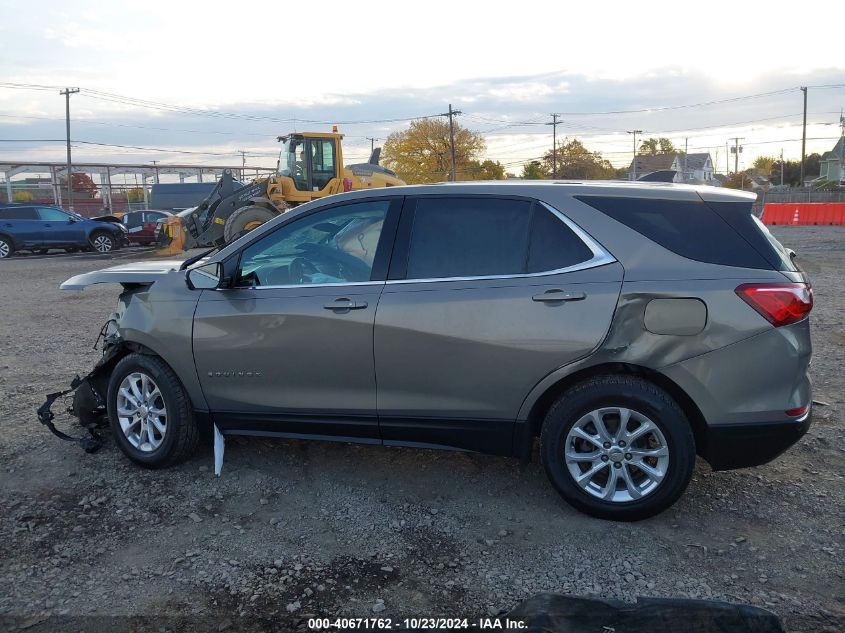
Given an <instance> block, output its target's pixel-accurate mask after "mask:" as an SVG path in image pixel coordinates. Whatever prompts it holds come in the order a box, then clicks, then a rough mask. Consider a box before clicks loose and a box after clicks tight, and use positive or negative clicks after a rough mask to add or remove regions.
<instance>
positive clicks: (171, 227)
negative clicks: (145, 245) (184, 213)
mask: <svg viewBox="0 0 845 633" xmlns="http://www.w3.org/2000/svg"><path fill="white" fill-rule="evenodd" d="M158 244H159V248H157V249H156V250H155V251H154V252H153V255H155V256H160V257H168V256H173V255H179V254H181V253H182V252H183V251H184V250H185V227H183V226H182V219H181V218H179V217H177V216H172V217H169V218H167V220H165V221H164V226H163V227H162V231H161V235H160V236H159V241H158Z"/></svg>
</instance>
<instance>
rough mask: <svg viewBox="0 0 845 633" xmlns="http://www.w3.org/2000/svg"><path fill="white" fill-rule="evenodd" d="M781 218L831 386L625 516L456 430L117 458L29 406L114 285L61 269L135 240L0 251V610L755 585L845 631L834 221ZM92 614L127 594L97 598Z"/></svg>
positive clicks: (844, 304) (771, 603) (818, 377)
mask: <svg viewBox="0 0 845 633" xmlns="http://www.w3.org/2000/svg"><path fill="white" fill-rule="evenodd" d="M776 233H777V235H778V236H779V237H780V238H781V240H782V241H783V242H784V243H785V244H786V245H787V246H790V247H792V248H794V249H795V250H796V251H797V252H798V253H799V256H800V259H801V261H802V263H803V265H804V267H805V268H806V269H807V270H808V271H809V272H810V273H811V275H812V278H813V282H814V286H815V290H816V307H815V310H814V312H813V333H814V343H815V357H814V360H813V365H812V374H813V379H814V381H815V388H816V398H817V399H818V400H821V401H823V402H825V403H827V405H826V406H818V407H817V408H816V410H815V414H814V424H813V426H812V428H811V429H810V432H809V433H808V435H807V436H806V437H805V438H804V439H803V440H802V441H801V442H800V443H799V444H798V445H797V446H795V447H793V448H792V449H791V450H790V451H788V452H787V453H786V454H785V455H783V456H782V457H781V458H780V459H778V460H776V461H775V462H773V463H771V464H768V465H766V466H762V467H759V468H755V469H749V470H741V471H734V472H724V473H712V472H710V470H709V468H708V467H707V465H706V464H705V463H703V462H699V464H698V466H697V468H696V471H695V475H694V477H693V480H692V483H691V484H690V486H689V489H688V490H687V492H686V494H685V495H684V496H683V497H682V498H681V500H680V501H679V502H678V503H677V504H676V505H675V506H674V507H673V508H671V509H670V510H669V511H667V512H665V513H664V514H662V515H660V516H658V517H655V518H653V519H649V520H647V521H643V522H640V523H636V524H615V523H610V522H605V521H600V520H596V519H591V518H589V517H587V516H584V515H582V514H579V513H577V512H576V511H575V510H573V509H571V508H570V507H569V506H567V505H566V504H565V503H564V502H563V501H562V500H561V499H560V498H559V497H558V495H557V494H556V493H555V492H554V491H553V489H552V487H551V486H550V484H549V483H548V482H547V480H546V477H545V475H544V474H543V472H542V469H541V467H540V465H539V463H538V461H537V459H536V455H535V459H534V461H533V462H532V463H531V464H529V465H528V466H526V467H521V466H520V464H519V463H518V462H517V461H516V460H511V459H504V458H498V457H488V456H484V455H476V454H469V453H456V452H439V451H428V450H412V449H399V448H385V447H377V446H358V445H344V444H334V443H329V442H326V443H323V442H310V443H308V442H299V441H287V440H266V439H258V438H231V439H229V440H228V441H227V447H226V461H225V466H224V471H223V476H222V477H220V478H216V477H214V476H213V474H212V463H213V459H212V451H211V446H210V445H209V444H206V445H204V446H201V450H200V452H199V454H198V455H197V456H196V457H195V458H194V459H193V460H192V461H190V462H188V463H186V464H183V465H181V466H179V467H176V468H172V469H169V470H166V471H160V472H155V471H147V470H142V469H140V468H137V467H135V466H133V465H131V464H130V463H129V462H128V461H127V460H126V459H125V458H123V457H122V455H121V454H120V453H119V451H118V449H117V448H116V447H115V446H114V444H113V443H112V442H111V441H109V442H107V444H106V446H105V447H104V448H103V449H102V450H101V451H100V452H99V453H97V454H95V455H88V454H85V453H84V452H82V451H81V450H80V449H79V448H78V447H76V446H74V445H71V444H70V443H66V442H61V441H59V440H57V439H56V438H54V437H53V436H52V435H50V434H49V433H48V432H47V430H46V429H44V428H43V427H41V426H40V425H39V424H38V423H37V421H36V418H35V413H34V412H35V409H36V407H37V406H38V405H40V404H41V402H42V401H43V396H44V394H45V393H46V392H48V391H53V390H55V389H56V388H58V387H63V386H64V385H66V384H67V382H68V380H69V378H70V377H72V376H73V375H74V374H75V373H85V372H87V371H88V370H89V369H90V367H91V366H92V364H93V362H94V361H95V360H96V358H97V356H98V352H96V351H94V350H92V349H91V344H92V342H93V341H94V339H95V337H96V335H97V332H98V331H99V328H100V326H101V324H102V323H103V321H104V320H105V318H106V317H107V316H108V314H109V313H110V311H111V310H112V309H113V306H114V304H115V300H116V296H117V292H116V288H115V287H109V286H95V287H93V288H89V289H88V290H86V291H85V292H83V293H67V292H60V291H59V290H58V289H57V285H58V284H59V283H60V282H61V281H63V280H64V279H66V278H67V277H69V276H71V275H72V274H76V273H78V272H82V271H87V270H93V269H97V268H101V267H103V266H105V265H113V264H114V263H116V262H115V261H114V260H121V259H126V258H129V257H131V258H137V257H142V256H146V255H145V254H141V253H138V251H135V253H133V252H131V251H122V252H120V253H118V254H115V255H113V256H111V257H106V256H95V255H77V256H63V255H56V256H46V257H36V256H28V257H27V256H21V257H15V258H13V259H11V260H8V261H3V262H2V263H0V288H2V291H3V293H2V301H3V303H2V306H3V308H2V311H0V370H2V371H0V429H2V432H0V468H2V471H0V472H2V477H0V507H2V508H4V512H2V515H0V616H2V617H5V618H6V620H5V622H6V623H7V624H10V623H11V624H14V625H25V626H27V627H29V628H27V630H28V631H41V630H44V631H46V630H55V629H54V628H51V627H53V624H51V621H50V620H47V619H46V618H47V617H48V616H49V615H63V616H68V617H76V618H89V617H91V616H94V618H93V619H91V620H84V621H85V622H89V623H90V622H95V621H100V622H103V623H105V624H103V626H104V628H108V629H109V630H114V631H117V630H130V628H131V627H132V626H135V625H137V624H138V623H139V622H140V623H141V624H142V625H144V623H148V624H151V623H152V622H155V623H156V626H158V625H159V623H160V622H171V623H173V622H176V623H178V624H174V625H173V626H174V628H178V629H179V630H193V628H194V627H197V628H202V623H205V624H208V623H209V622H214V629H213V630H218V629H219V630H225V629H226V628H229V627H231V628H239V627H238V625H239V624H241V623H244V622H259V621H261V620H260V619H261V618H272V619H273V621H274V622H275V623H276V625H277V626H280V627H283V628H286V627H292V626H296V625H297V624H299V625H301V624H302V621H303V620H302V619H303V617H304V616H307V615H309V614H315V615H319V616H334V615H352V616H373V615H381V616H387V617H393V618H397V619H398V618H401V617H411V616H432V615H444V616H453V617H454V616H467V617H469V616H472V617H475V616H485V615H487V614H493V613H496V612H499V611H500V610H502V609H511V608H513V607H514V606H515V605H516V604H517V603H518V602H519V601H520V600H522V599H524V598H526V597H528V596H530V595H532V594H535V593H537V592H540V591H555V592H562V593H567V594H575V595H593V596H602V597H605V598H619V599H623V600H633V599H634V598H635V597H636V596H661V597H692V598H711V599H720V600H728V601H732V602H747V603H751V604H755V605H759V606H763V607H766V608H769V609H771V610H772V611H774V612H775V613H777V614H778V615H779V616H780V617H781V618H782V620H783V622H784V624H785V626H786V628H787V629H788V630H789V631H802V632H804V631H806V632H807V633H809V632H813V633H819V632H826V633H833V632H839V631H843V630H845V572H843V569H844V568H843V566H842V562H841V561H842V557H843V554H845V552H843V544H845V525H844V524H843V506H845V498H844V497H845V495H843V490H845V486H843V472H845V448H843V447H845V431H843V426H842V421H843V408H845V401H843V394H845V389H844V388H843V386H845V385H844V384H843V383H845V380H844V379H843V366H845V354H843V351H844V350H845V329H843V321H842V317H841V315H842V314H843V313H845V287H843V273H842V271H843V270H845V229H843V228H839V227H780V228H779V229H778V230H777V231H776ZM57 410H58V407H57ZM61 421H62V422H64V421H65V419H61ZM106 616H122V618H121V619H112V620H109V619H103V620H97V617H106ZM125 616H135V619H127V618H126V617H125ZM160 618H170V619H160ZM79 621H82V620H79ZM53 622H54V621H53ZM131 623H134V624H131ZM1 625H2V621H0V628H2V626H1ZM218 625H219V627H218ZM156 626H154V627H152V628H151V629H149V630H163V629H158V628H156ZM132 630H134V629H132Z"/></svg>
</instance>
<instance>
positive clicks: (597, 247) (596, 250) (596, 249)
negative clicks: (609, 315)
mask: <svg viewBox="0 0 845 633" xmlns="http://www.w3.org/2000/svg"><path fill="white" fill-rule="evenodd" d="M537 202H538V203H539V204H541V205H543V206H544V207H545V208H546V209H548V210H549V211H551V213H552V214H553V215H554V216H555V217H557V219H558V220H560V221H561V222H563V223H564V224H565V225H566V226H568V227H569V228H570V229H571V230H572V232H573V233H575V235H576V236H578V239H580V240H581V241H582V242H583V243H584V244H585V245H586V247H587V248H589V249H590V252H591V253H592V254H593V256H592V257H591V258H590V259H588V260H586V261H583V262H580V263H578V264H573V265H572V266H566V267H564V268H556V269H555V270H544V271H541V272H538V273H520V274H515V275H479V276H475V277H433V278H426V279H389V280H388V281H386V282H385V283H386V284H388V285H393V284H419V283H432V282H438V281H484V280H487V279H491V280H496V279H531V278H535V277H549V276H551V275H560V274H563V273H574V272H577V271H579V270H586V269H588V268H597V267H599V266H605V265H607V264H612V263H613V262H615V261H616V258H615V257H614V256H613V255H611V254H610V253H608V252H607V251H606V250H605V249H604V248H603V247H602V246H601V244H599V243H598V242H597V241H596V240H594V239H593V238H592V237H590V235H589V234H588V233H587V232H586V231H584V230H583V229H582V228H581V227H580V226H578V225H577V224H575V223H574V222H573V221H572V220H570V219H569V218H568V217H566V216H565V215H563V213H561V212H560V211H558V210H557V209H555V208H554V207H553V206H551V205H549V204H547V203H545V202H543V201H542V200H537Z"/></svg>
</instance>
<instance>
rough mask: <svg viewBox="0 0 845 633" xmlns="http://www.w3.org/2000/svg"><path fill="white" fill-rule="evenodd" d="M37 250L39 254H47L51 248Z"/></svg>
mask: <svg viewBox="0 0 845 633" xmlns="http://www.w3.org/2000/svg"><path fill="white" fill-rule="evenodd" d="M36 252H37V253H38V254H39V255H46V254H47V253H49V252H50V249H49V248H39V249H38V250H37V251H36Z"/></svg>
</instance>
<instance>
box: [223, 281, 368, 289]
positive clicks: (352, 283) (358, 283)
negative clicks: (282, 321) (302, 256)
mask: <svg viewBox="0 0 845 633" xmlns="http://www.w3.org/2000/svg"><path fill="white" fill-rule="evenodd" d="M384 283H385V282H384V281H344V282H336V281H333V282H331V283H326V284H284V285H279V286H233V287H232V288H228V289H227V290H274V289H291V288H336V287H338V286H379V285H383V284H384Z"/></svg>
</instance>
